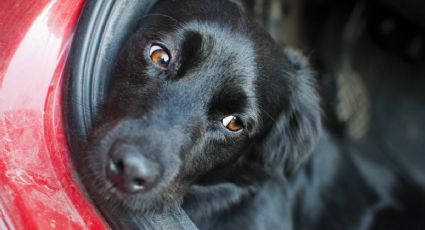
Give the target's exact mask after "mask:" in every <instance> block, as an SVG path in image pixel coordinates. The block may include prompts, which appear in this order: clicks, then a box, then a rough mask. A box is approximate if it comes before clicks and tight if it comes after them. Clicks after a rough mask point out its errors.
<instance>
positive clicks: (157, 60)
mask: <svg viewBox="0 0 425 230" xmlns="http://www.w3.org/2000/svg"><path fill="white" fill-rule="evenodd" d="M149 56H150V58H151V61H152V62H153V63H154V64H155V65H157V66H159V67H162V68H167V67H168V64H170V59H171V57H170V54H169V53H168V52H167V50H165V49H164V48H163V47H161V46H159V45H153V46H151V48H150V50H149Z"/></svg>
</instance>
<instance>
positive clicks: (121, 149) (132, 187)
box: [106, 142, 161, 193]
mask: <svg viewBox="0 0 425 230" xmlns="http://www.w3.org/2000/svg"><path fill="white" fill-rule="evenodd" d="M160 170H161V169H160V167H159V164H158V162H156V161H155V160H152V159H149V158H148V157H146V156H145V155H144V153H143V152H142V151H141V150H140V149H139V148H138V147H137V146H135V145H132V144H128V143H122V142H117V143H115V144H114V145H113V146H112V148H111V150H110V151H109V154H108V161H107V164H106V174H107V176H108V178H109V180H110V181H111V183H112V184H113V185H114V186H115V187H116V188H117V189H119V190H121V191H122V192H126V193H137V192H144V191H147V190H149V189H150V188H152V187H153V186H154V185H155V184H156V182H157V181H158V179H159V176H160Z"/></svg>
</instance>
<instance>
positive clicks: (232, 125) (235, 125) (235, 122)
mask: <svg viewBox="0 0 425 230" xmlns="http://www.w3.org/2000/svg"><path fill="white" fill-rule="evenodd" d="M221 123H223V125H224V127H226V128H227V129H228V130H230V131H232V132H237V131H239V130H241V129H242V128H243V124H242V120H241V119H240V118H239V117H236V116H227V117H225V118H224V119H223V120H221Z"/></svg>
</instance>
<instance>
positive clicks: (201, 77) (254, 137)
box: [82, 0, 423, 229]
mask: <svg viewBox="0 0 425 230" xmlns="http://www.w3.org/2000/svg"><path fill="white" fill-rule="evenodd" d="M320 120H321V118H320V108H319V103H318V97H317V95H316V92H315V89H314V82H313V79H312V74H311V71H310V70H309V67H308V65H307V64H306V62H305V60H304V59H303V57H302V56H300V55H299V54H297V53H296V52H294V51H292V50H290V49H288V48H281V47H279V46H277V45H276V43H275V42H274V41H273V40H272V38H271V37H270V36H269V35H268V34H267V33H266V32H265V31H263V30H262V29H261V28H260V27H258V26H256V25H255V24H254V23H253V22H251V21H250V19H248V18H247V17H246V16H245V14H244V11H243V9H242V8H241V7H240V6H239V5H238V4H236V3H234V2H232V1H228V0H214V1H206V0H180V1H173V0H162V1H159V2H158V4H157V5H156V6H155V7H154V9H153V10H152V11H151V12H150V14H149V17H148V18H147V20H146V21H145V22H144V23H143V25H142V26H141V28H140V29H139V30H138V31H137V32H136V33H135V34H134V35H133V36H132V37H131V39H130V40H129V41H128V42H127V44H126V46H125V48H124V50H123V52H122V54H121V56H120V58H119V63H118V65H117V69H116V72H115V74H114V84H113V87H112V90H111V97H110V102H109V104H108V106H107V114H106V118H105V120H104V122H103V123H102V125H100V126H99V127H98V128H96V130H95V132H94V133H93V138H92V141H91V142H90V145H89V146H90V149H89V151H88V152H87V166H86V168H85V169H84V171H83V172H82V174H83V180H84V183H85V185H86V187H87V188H88V190H89V192H90V193H91V194H92V195H93V196H95V197H96V198H95V199H96V200H98V202H105V203H106V202H108V203H112V204H113V206H114V207H115V209H113V210H110V212H111V213H112V214H110V215H108V216H114V214H113V213H114V212H120V211H123V210H124V211H126V212H142V213H145V212H155V211H162V210H164V209H166V208H167V207H168V206H169V205H170V204H172V203H175V202H177V203H181V204H183V207H184V209H185V210H186V211H187V213H188V214H189V216H190V217H191V219H192V220H193V221H194V223H195V224H196V225H197V226H198V227H199V228H201V229H217V228H219V229H291V228H296V229H312V228H319V229H321V228H322V227H323V229H341V228H343V229H345V228H348V227H354V228H356V227H357V226H360V225H354V224H355V223H361V224H363V225H362V226H369V225H367V224H368V223H366V222H367V221H366V220H365V221H363V222H362V221H361V220H360V216H361V213H364V212H365V211H366V209H369V208H371V205H370V204H372V203H373V204H374V202H375V201H376V200H379V199H377V198H376V197H377V194H375V193H373V192H370V191H371V190H373V189H371V188H370V187H369V186H367V185H366V184H367V182H368V181H363V180H362V179H361V178H363V176H362V175H361V173H360V172H358V170H357V166H355V165H354V163H343V162H352V161H351V160H347V161H345V160H341V159H342V158H343V157H339V156H338V154H337V153H338V150H337V149H336V148H335V147H333V146H334V143H331V141H330V140H329V139H328V138H327V137H326V136H325V135H323V136H322V138H321V140H322V142H321V143H322V144H321V148H319V149H318V152H319V154H318V157H315V158H313V159H312V160H310V161H309V163H308V164H307V166H305V170H302V171H300V172H298V173H297V174H296V175H294V172H295V170H296V169H297V168H299V166H300V165H301V163H302V162H304V161H305V159H307V158H308V156H309V155H310V153H311V152H312V148H313V147H314V146H315V143H316V142H317V141H318V140H319V137H320V136H321V135H320V134H321V121H320ZM347 158H348V157H347ZM350 159H351V158H350ZM345 164H346V165H348V166H347V167H344V168H343V170H347V171H348V174H347V173H345V174H341V175H340V176H338V177H336V176H335V175H339V172H340V169H339V167H342V166H344V165H345ZM344 175H345V176H347V177H348V178H344ZM288 176H289V178H292V179H291V181H289V182H288V181H287V180H286V178H288ZM352 178H353V180H356V181H354V182H353V183H349V182H348V181H349V180H351V179H352ZM359 178H360V179H359ZM393 179H394V178H390V179H389V180H393ZM340 181H342V182H341V183H342V184H339V182H340ZM390 182H392V181H390ZM390 182H388V183H390ZM345 183H348V184H350V186H351V187H350V186H344V187H342V188H339V187H338V186H339V185H344V184H345ZM335 186H336V187H335ZM347 189H353V190H351V191H348V194H349V193H350V192H352V193H353V196H347V197H345V196H346V194H347V191H345V190H347ZM365 191H366V192H368V193H371V194H372V193H373V194H372V195H371V194H364V192H365ZM417 195H418V196H420V197H423V195H422V194H417ZM322 196H325V197H324V198H323V197H322ZM339 196H341V197H339ZM330 198H335V200H332V199H330ZM347 199H352V200H350V201H349V203H353V205H354V206H356V207H357V206H359V208H357V209H355V210H345V209H344V208H345V207H344V204H345V203H346V202H347ZM358 200H361V201H363V200H367V203H366V204H363V203H355V202H357V201H358ZM322 201H323V202H322ZM331 201H335V203H332V202H331ZM419 207H420V208H423V206H419ZM350 208H352V205H351V206H350ZM421 210H422V209H421ZM391 214H393V213H389V214H388V215H391ZM362 226H360V227H362Z"/></svg>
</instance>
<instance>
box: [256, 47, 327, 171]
mask: <svg viewBox="0 0 425 230" xmlns="http://www.w3.org/2000/svg"><path fill="white" fill-rule="evenodd" d="M283 55H284V59H283V61H284V63H285V64H284V65H282V66H283V68H284V69H282V70H280V71H281V74H280V76H279V77H284V78H286V79H287V81H286V84H287V86H286V92H284V93H281V92H279V93H277V94H278V95H279V96H281V97H288V98H287V99H286V100H285V101H286V103H287V105H286V106H284V109H282V111H280V112H279V115H278V116H277V117H275V118H274V122H273V125H272V128H271V130H270V131H269V133H268V134H267V136H266V138H265V139H264V141H263V143H262V151H263V157H264V158H265V159H264V160H265V162H266V164H268V165H269V166H271V167H274V168H275V169H278V170H279V169H281V167H283V170H284V172H285V174H286V175H289V174H291V173H292V172H293V171H294V170H295V169H297V168H298V167H299V165H300V164H301V163H302V162H304V161H305V159H306V158H307V157H308V156H309V155H310V153H311V152H312V149H313V147H314V146H315V144H316V142H317V139H318V138H319V136H320V133H321V116H320V114H321V113H320V106H319V97H318V95H317V93H316V89H315V82H314V79H313V73H312V71H311V70H310V67H309V66H308V63H307V61H306V59H305V58H304V57H303V56H302V55H301V54H300V53H298V52H296V51H294V50H292V49H289V48H287V49H285V50H284V53H283ZM286 63H288V64H286ZM281 91H282V90H281Z"/></svg>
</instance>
